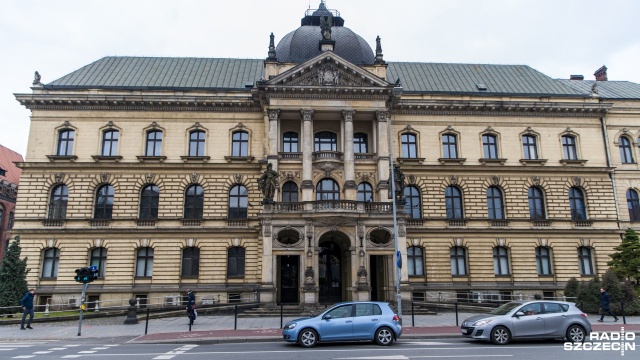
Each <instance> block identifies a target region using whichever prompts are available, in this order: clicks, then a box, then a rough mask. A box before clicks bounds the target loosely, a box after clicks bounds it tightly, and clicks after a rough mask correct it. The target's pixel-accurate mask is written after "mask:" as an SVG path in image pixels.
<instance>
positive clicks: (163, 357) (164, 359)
mask: <svg viewBox="0 0 640 360" xmlns="http://www.w3.org/2000/svg"><path fill="white" fill-rule="evenodd" d="M174 357H175V355H160V356H156V357H154V358H153V360H169V359H173V358H174Z"/></svg>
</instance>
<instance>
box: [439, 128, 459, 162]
mask: <svg viewBox="0 0 640 360" xmlns="http://www.w3.org/2000/svg"><path fill="white" fill-rule="evenodd" d="M442 157H443V158H445V159H455V158H457V157H458V137H457V136H456V135H455V134H444V135H442Z"/></svg>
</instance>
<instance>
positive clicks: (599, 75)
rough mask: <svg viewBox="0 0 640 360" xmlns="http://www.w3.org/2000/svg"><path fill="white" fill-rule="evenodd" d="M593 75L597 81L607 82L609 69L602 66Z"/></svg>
mask: <svg viewBox="0 0 640 360" xmlns="http://www.w3.org/2000/svg"><path fill="white" fill-rule="evenodd" d="M593 75H595V76H596V81H607V80H608V79H607V67H606V66H604V65H602V67H601V68H600V69H598V70H596V72H595V73H593Z"/></svg>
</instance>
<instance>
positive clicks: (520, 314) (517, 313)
mask: <svg viewBox="0 0 640 360" xmlns="http://www.w3.org/2000/svg"><path fill="white" fill-rule="evenodd" d="M520 316H524V313H523V312H522V311H518V312H516V317H517V318H519V317H520Z"/></svg>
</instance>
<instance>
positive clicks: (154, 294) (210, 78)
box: [15, 3, 640, 307]
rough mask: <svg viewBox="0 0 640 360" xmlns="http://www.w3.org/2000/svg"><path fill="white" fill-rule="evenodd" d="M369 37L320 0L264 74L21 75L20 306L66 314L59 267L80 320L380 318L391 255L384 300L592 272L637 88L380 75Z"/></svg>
mask: <svg viewBox="0 0 640 360" xmlns="http://www.w3.org/2000/svg"><path fill="white" fill-rule="evenodd" d="M266 35H267V34H265V44H266V42H267V41H266V40H267V36H266ZM368 40H374V39H368ZM375 40H376V41H375V48H372V47H370V45H369V43H368V42H367V41H365V39H363V38H361V37H360V36H358V35H357V34H356V33H354V32H353V31H352V30H350V29H349V28H347V27H345V26H344V19H343V18H342V17H341V15H340V14H339V13H338V12H337V11H335V10H328V9H327V8H326V7H325V5H324V3H321V4H320V6H319V9H317V10H309V11H307V13H306V15H305V16H304V18H303V19H302V22H301V26H300V27H299V28H297V29H295V30H294V31H292V32H290V33H289V34H287V35H285V36H284V37H283V38H281V39H280V40H279V42H278V43H277V45H276V42H275V40H274V36H273V35H271V39H270V44H269V51H268V54H266V55H267V57H266V58H265V59H253V60H252V59H242V60H241V59H219V58H147V57H105V58H102V59H100V60H97V61H95V62H94V63H91V64H89V65H86V66H84V67H82V68H81V69H79V70H77V71H74V72H72V73H70V74H68V75H66V76H63V77H61V78H59V79H57V80H55V81H53V82H50V83H46V84H42V83H40V80H39V77H38V76H37V77H36V80H35V81H34V85H33V87H32V89H33V91H32V93H30V94H17V95H16V98H17V100H18V101H19V102H20V103H21V104H22V105H23V106H25V107H26V108H28V109H29V110H31V112H32V116H31V130H30V138H29V146H28V153H27V154H26V160H25V161H24V162H22V163H20V164H19V166H20V167H21V168H22V169H23V174H22V178H21V182H20V187H21V191H20V195H19V197H18V203H17V208H16V219H17V223H16V228H15V233H16V234H18V235H20V236H21V244H22V247H23V255H26V256H28V259H29V260H28V261H29V262H28V264H29V267H30V268H31V269H32V271H31V272H30V273H29V277H28V280H29V284H30V286H34V287H36V286H37V288H38V289H39V294H40V301H41V302H42V301H44V300H43V299H48V298H50V297H52V298H53V299H54V301H65V299H67V298H70V297H72V296H76V297H77V296H78V295H77V294H78V293H79V286H78V285H77V284H76V283H75V282H74V275H75V274H74V270H75V269H76V268H79V267H84V266H87V265H96V266H98V267H99V270H100V278H99V279H98V280H97V281H95V282H94V283H92V284H91V286H90V287H89V290H88V292H89V295H90V296H89V299H100V301H101V302H105V301H110V300H119V299H129V298H131V297H142V298H146V297H148V298H160V299H175V298H177V297H179V296H180V294H183V293H184V291H185V290H186V289H187V288H190V289H195V290H196V292H197V294H198V297H199V299H203V300H207V299H212V300H218V299H219V300H220V301H222V302H225V301H238V299H241V298H256V299H258V300H259V301H260V302H261V303H264V304H275V303H289V304H297V305H299V306H300V307H313V306H316V305H318V304H325V303H333V302H337V301H341V300H366V299H372V300H383V301H391V302H394V301H395V299H396V288H395V284H396V279H395V275H394V271H395V269H396V259H395V253H396V252H395V248H396V247H397V249H398V251H399V253H400V256H401V263H402V267H401V270H400V275H401V277H400V289H401V295H402V297H403V299H410V298H412V297H420V298H422V297H425V296H427V297H428V296H433V295H434V294H438V293H441V295H442V294H444V295H442V296H447V297H450V298H451V297H457V298H460V299H475V298H477V297H480V296H484V297H490V298H491V299H496V300H497V299H498V298H509V297H510V296H516V297H517V296H520V295H523V296H531V295H532V294H534V293H538V294H544V295H545V296H549V297H551V296H561V295H562V290H563V287H564V285H565V282H566V281H567V280H569V279H570V278H572V277H577V278H578V279H582V280H586V279H590V278H592V277H594V276H598V275H602V274H603V273H604V272H605V271H606V269H607V261H609V260H610V258H609V254H611V253H612V251H613V248H614V247H615V246H616V245H618V244H619V243H620V234H621V233H622V232H623V230H624V229H625V228H626V227H627V226H629V225H630V224H633V223H634V222H637V221H640V214H639V211H638V209H639V207H640V206H639V205H638V190H639V189H640V180H639V177H638V175H639V174H640V171H639V168H638V161H637V159H638V156H639V155H640V154H639V152H638V138H639V136H640V122H639V121H638V120H640V85H639V84H634V83H630V82H625V81H606V80H607V79H606V68H604V67H603V68H601V69H600V70H599V71H598V73H597V74H598V75H597V76H598V79H597V80H598V81H589V80H583V78H581V77H579V76H574V77H573V78H572V79H571V80H557V79H552V78H550V77H548V76H546V75H544V74H543V73H541V72H539V71H536V70H534V69H532V68H530V67H528V66H525V65H478V64H440V63H428V62H424V63H416V62H387V61H385V60H384V57H383V52H382V45H381V42H380V39H379V38H378V39H375ZM396 57H399V56H397V55H396ZM392 162H393V163H394V164H397V165H399V168H398V169H399V171H398V172H397V173H396V175H398V176H397V178H396V183H397V186H395V189H396V191H397V192H398V193H399V195H400V196H399V197H398V201H397V202H396V203H397V205H398V206H397V212H396V214H397V222H396V224H397V226H396V227H395V229H394V220H393V218H394V216H393V215H394V212H393V206H392V204H393V202H392V200H391V198H392V197H393V196H390V194H392V191H391V189H390V182H389V178H390V171H389V169H390V164H391V163H392ZM627 209H629V210H627ZM635 224H637V223H635ZM396 234H397V235H396ZM155 302H157V300H156V301H155ZM167 302H170V300H167Z"/></svg>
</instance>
